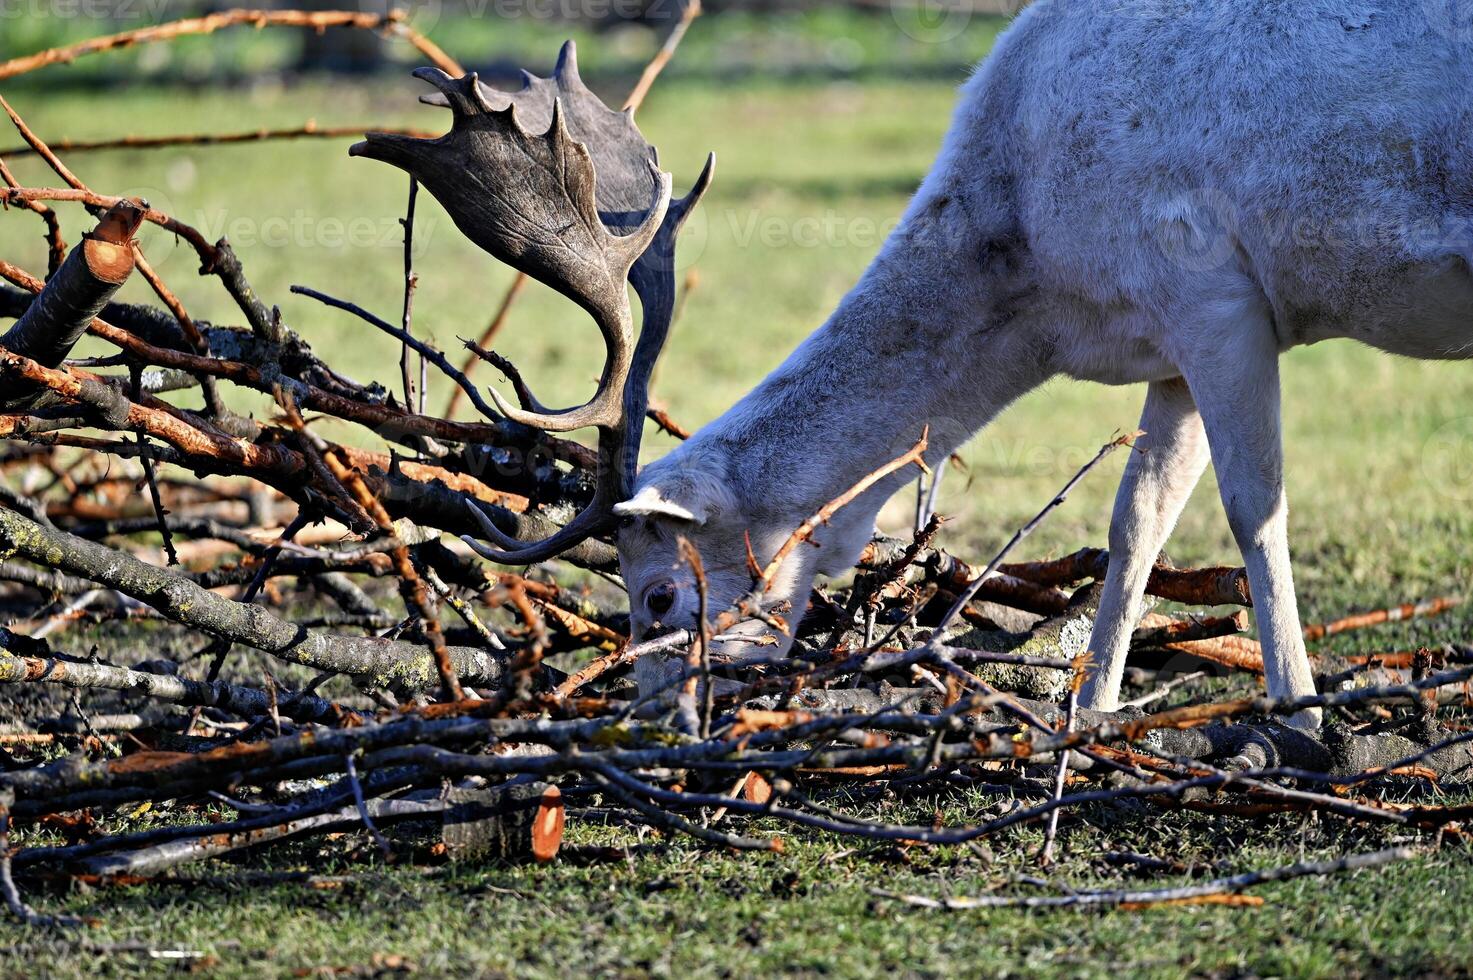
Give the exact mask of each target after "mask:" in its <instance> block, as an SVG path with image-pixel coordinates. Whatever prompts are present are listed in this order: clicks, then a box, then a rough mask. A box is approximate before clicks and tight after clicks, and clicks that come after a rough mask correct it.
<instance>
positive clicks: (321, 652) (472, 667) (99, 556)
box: [0, 510, 502, 691]
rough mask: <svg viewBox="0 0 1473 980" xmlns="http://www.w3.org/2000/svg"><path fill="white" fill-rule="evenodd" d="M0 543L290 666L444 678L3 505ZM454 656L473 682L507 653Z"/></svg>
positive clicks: (395, 644)
mask: <svg viewBox="0 0 1473 980" xmlns="http://www.w3.org/2000/svg"><path fill="white" fill-rule="evenodd" d="M0 548H3V549H5V550H9V551H10V552H11V553H13V554H19V555H21V556H23V557H25V558H28V559H30V560H31V561H34V562H37V563H40V564H44V565H47V566H49V567H52V568H57V569H60V570H62V571H65V572H68V573H70V574H73V575H80V576H82V577H83V578H88V579H91V580H92V581H94V582H96V583H98V584H99V585H105V586H107V587H108V588H112V589H117V590H118V591H119V592H121V593H123V594H124V595H128V596H132V597H133V598H135V599H137V600H138V601H139V602H143V603H146V604H147V605H149V606H152V607H153V608H154V609H157V610H158V611H159V612H161V613H163V614H164V615H165V616H167V617H168V618H170V619H172V620H174V621H176V622H179V623H183V624H184V625H186V626H191V627H193V628H195V629H199V630H202V631H204V632H206V633H210V634H212V635H214V636H218V637H221V638H222V639H227V640H230V641H232V642H234V643H240V644H242V645H244V646H248V647H253V648H255V649H257V650H264V651H266V652H267V653H270V654H272V655H273V656H276V657H278V658H280V659H282V660H285V661H287V662H289V663H295V664H301V665H302V666H304V667H311V668H312V669H314V670H326V671H332V672H334V673H340V674H352V675H354V676H356V677H359V678H361V679H362V680H363V681H364V682H366V683H368V684H371V685H373V686H377V687H389V688H394V689H397V690H414V691H420V690H426V689H428V688H430V687H433V686H434V685H435V684H436V683H437V682H438V680H439V674H438V671H437V670H436V666H435V660H434V657H433V656H431V654H430V651H429V650H428V649H426V648H425V647H422V646H418V645H416V644H412V643H404V642H400V641H395V640H381V639H378V638H376V637H356V636H342V635H339V634H336V633H324V632H318V631H311V630H307V629H304V628H303V627H301V626H297V625H296V624H294V623H290V622H287V621H286V620H284V619H281V618H279V617H277V616H276V615H274V614H272V613H271V612H269V611H267V610H266V609H264V608H263V607H261V606H255V605H247V604H245V603H240V602H235V601H233V600H231V599H227V598H225V597H224V596H220V595H216V594H215V593H213V592H210V591H208V590H206V589H202V588H200V587H199V586H198V585H195V584H194V583H193V582H190V581H189V580H188V579H185V578H183V577H182V576H179V575H176V574H175V573H173V572H170V571H166V570H164V569H162V568H155V567H154V566H152V565H149V564H147V563H145V562H141V561H139V560H138V559H136V558H133V557H132V556H130V555H126V554H123V553H122V552H119V551H116V550H114V549H112V548H108V547H106V546H105V545H100V544H97V543H95V542H92V541H87V540H85V539H83V538H79V537H76V536H75V535H71V534H67V533H66V532H64V531H58V530H54V529H48V528H45V527H42V526H41V525H40V524H37V523H35V522H34V521H30V520H27V519H26V518H24V517H21V516H20V515H19V514H16V513H14V512H12V511H8V510H0ZM448 653H449V656H450V659H451V662H452V663H453V664H454V665H455V670H456V672H457V673H458V674H459V675H460V676H461V677H463V678H464V679H465V682H466V683H468V684H476V685H479V684H485V685H496V684H499V683H500V681H501V674H502V658H500V657H498V656H496V655H495V654H493V653H491V652H489V651H486V650H478V649H474V648H471V647H450V648H449V649H448Z"/></svg>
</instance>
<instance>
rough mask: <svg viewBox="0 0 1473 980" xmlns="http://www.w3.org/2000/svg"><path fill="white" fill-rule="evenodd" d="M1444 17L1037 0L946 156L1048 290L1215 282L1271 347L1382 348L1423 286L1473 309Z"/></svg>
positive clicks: (1470, 185)
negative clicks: (1250, 303)
mask: <svg viewBox="0 0 1473 980" xmlns="http://www.w3.org/2000/svg"><path fill="white" fill-rule="evenodd" d="M1446 6H1447V5H1445V4H1441V3H1432V2H1428V3H1422V2H1414V0H1380V2H1378V0H1210V2H1209V0H1203V2H1173V0H1138V2H1126V0H1041V2H1039V3H1037V4H1035V5H1034V6H1033V7H1032V8H1030V9H1029V10H1028V11H1027V12H1026V13H1025V14H1024V15H1023V16H1022V17H1020V18H1019V21H1018V23H1017V24H1016V25H1015V26H1014V28H1013V29H1012V30H1011V31H1010V32H1009V33H1008V34H1007V35H1006V36H1005V38H1004V39H1003V41H1002V42H1000V44H999V48H998V51H997V53H996V55H995V56H994V57H993V58H992V59H991V60H990V61H989V62H988V63H987V64H986V65H985V66H984V67H983V69H982V71H981V72H980V73H979V75H978V77H977V78H976V79H974V80H973V82H972V83H970V86H969V91H968V94H967V97H966V98H964V99H963V102H962V107H961V109H960V110H959V116H958V120H957V122H958V125H957V127H956V128H955V130H954V133H953V137H952V139H951V140H950V141H949V143H948V147H947V149H946V151H944V154H943V161H947V160H949V161H950V162H951V164H952V165H953V166H952V167H951V169H952V170H953V172H960V171H964V170H966V169H967V167H969V166H970V167H971V168H972V170H973V172H975V173H977V174H978V175H979V176H978V178H977V179H979V180H982V181H984V182H986V183H988V184H989V185H990V186H991V187H992V190H991V191H989V192H988V193H991V194H992V195H994V196H996V195H997V194H999V193H1001V194H1002V195H1004V196H1005V197H1006V198H1007V210H1008V211H1009V212H1010V213H1011V214H1012V215H1014V216H1015V218H1016V220H1017V221H1018V222H1019V223H1020V224H1021V226H1022V227H1021V229H1020V230H1021V231H1022V233H1023V235H1024V237H1025V239H1026V241H1027V242H1028V247H1029V250H1030V252H1031V253H1032V256H1033V260H1034V264H1035V272H1036V274H1037V276H1038V277H1039V278H1040V279H1041V280H1043V283H1042V284H1043V285H1044V286H1045V287H1047V286H1048V285H1049V284H1050V280H1052V284H1053V285H1056V286H1058V287H1059V288H1061V289H1065V288H1066V289H1068V290H1072V291H1079V290H1081V289H1082V290H1084V291H1086V292H1089V293H1092V294H1093V295H1091V297H1090V299H1091V301H1092V302H1098V303H1100V304H1105V305H1110V304H1115V305H1124V306H1131V305H1133V304H1139V303H1140V302H1142V301H1145V300H1147V299H1148V298H1151V297H1159V296H1160V295H1161V294H1162V291H1163V290H1170V289H1177V288H1181V287H1182V286H1183V284H1191V283H1194V282H1199V281H1200V282H1207V281H1210V280H1211V279H1212V278H1213V277H1214V276H1218V275H1220V274H1221V273H1222V270H1224V269H1229V270H1232V271H1233V272H1234V273H1235V274H1236V273H1237V272H1243V273H1246V274H1247V275H1249V276H1251V277H1252V278H1253V279H1254V281H1255V282H1256V283H1257V284H1258V285H1259V286H1261V287H1262V289H1263V291H1264V292H1265V293H1266V294H1267V295H1268V297H1269V299H1270V301H1271V303H1272V304H1273V306H1274V309H1275V312H1276V314H1277V319H1278V321H1279V324H1278V326H1279V329H1280V331H1281V332H1282V333H1284V334H1285V340H1286V342H1287V343H1297V342H1305V341H1312V340H1315V339H1319V338H1320V337H1321V336H1330V335H1349V336H1357V337H1360V339H1363V340H1367V341H1369V342H1371V343H1379V344H1381V345H1382V346H1389V347H1392V348H1393V349H1395V346H1396V343H1395V341H1393V342H1390V343H1384V342H1383V341H1385V340H1386V338H1385V337H1382V336H1380V334H1379V333H1378V331H1384V330H1386V329H1389V327H1390V323H1391V320H1392V319H1393V318H1399V320H1404V319H1405V318H1404V317H1401V316H1400V314H1399V313H1398V312H1397V311H1399V310H1401V309H1403V308H1404V306H1405V304H1406V303H1407V302H1415V301H1416V299H1415V297H1416V295H1417V293H1418V292H1419V291H1425V290H1426V289H1427V288H1428V287H1429V283H1430V284H1431V287H1432V288H1434V289H1437V290H1441V289H1447V290H1450V291H1451V292H1450V293H1449V301H1450V302H1454V303H1462V302H1465V301H1466V302H1468V303H1470V304H1473V280H1470V278H1469V274H1468V269H1469V265H1468V263H1469V260H1470V259H1473V25H1459V24H1456V23H1453V22H1451V21H1449V20H1445V19H1443V18H1440V17H1438V16H1437V14H1438V13H1439V12H1440V11H1441V10H1442V9H1443V8H1444V7H1446ZM979 160H981V161H985V164H984V165H983V166H981V167H978V166H977V165H976V162H977V161H979ZM1469 308H1470V307H1469V306H1463V307H1462V309H1463V311H1466V310H1467V309H1469ZM1468 319H1470V318H1467V317H1466V316H1465V317H1463V320H1464V321H1467V320H1468ZM1398 329H1402V328H1400V327H1399V328H1398ZM1429 329H1433V328H1429ZM1436 329H1441V328H1436ZM1461 329H1462V330H1463V331H1464V334H1465V337H1466V335H1467V331H1468V328H1467V327H1466V326H1464V327H1462V328H1461ZM1434 332H1435V330H1434ZM1444 340H1445V338H1434V339H1431V341H1430V342H1432V343H1433V344H1434V345H1436V344H1442V343H1443V342H1444ZM1465 342H1466V341H1465ZM1413 346H1415V344H1413ZM1406 352H1407V353H1422V352H1421V351H1419V350H1407V351H1406ZM1424 356H1425V355H1424Z"/></svg>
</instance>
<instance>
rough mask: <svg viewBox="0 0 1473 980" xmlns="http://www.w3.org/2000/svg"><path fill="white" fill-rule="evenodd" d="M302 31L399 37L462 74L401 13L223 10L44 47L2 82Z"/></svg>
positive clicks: (2, 65)
mask: <svg viewBox="0 0 1473 980" xmlns="http://www.w3.org/2000/svg"><path fill="white" fill-rule="evenodd" d="M239 25H244V26H248V27H255V28H262V27H303V28H307V29H308V30H314V31H322V30H326V29H327V28H329V27H352V28H358V29H360V30H386V31H388V32H389V33H392V34H396V35H398V36H400V37H403V38H404V39H405V40H407V41H409V42H410V43H411V44H413V45H414V46H415V47H416V48H417V49H418V50H419V51H420V52H421V53H423V54H425V55H426V56H427V57H429V58H430V59H431V60H432V61H434V62H435V63H436V64H437V65H439V66H440V67H441V68H444V69H445V70H447V71H454V72H455V73H456V74H461V73H462V72H463V69H461V68H460V66H459V65H458V64H457V63H456V62H455V61H454V60H453V59H451V58H450V57H449V56H448V55H446V54H445V53H444V52H443V51H441V50H440V49H439V48H438V47H437V46H435V45H434V44H432V43H430V41H429V40H428V39H427V38H425V37H424V35H422V34H420V33H419V32H418V31H416V30H414V28H412V27H410V26H409V25H408V24H406V23H404V12H403V11H401V10H392V11H390V12H389V13H387V14H374V13H358V12H356V11H351V10H321V11H306V10H224V11H221V12H220V13H216V14H209V15H207V16H204V17H190V18H186V19H184V20H176V21H170V22H169V23H166V24H156V25H153V26H150V27H143V28H139V29H137V30H132V31H122V32H120V33H117V34H108V35H105V36H103V37H94V38H90V39H88V40H86V41H81V42H78V43H77V44H69V45H65V46H63V47H56V48H48V49H47V50H45V51H38V52H36V53H35V54H31V55H26V56H24V57H20V58H12V59H10V60H9V61H5V62H0V81H4V80H6V79H8V78H14V77H15V76H17V75H24V74H26V73H27V72H32V71H35V70H36V69H38V68H44V67H46V66H47V65H55V64H68V63H70V62H73V61H75V60H77V59H78V58H81V57H85V56H86V55H89V54H97V53H99V52H102V51H115V50H118V49H120V48H129V47H133V46H134V45H138V44H152V43H155V42H158V41H172V40H174V39H175V38H179V37H183V36H185V35H189V34H213V33H215V32H216V31H218V30H222V29H224V28H227V27H235V26H239Z"/></svg>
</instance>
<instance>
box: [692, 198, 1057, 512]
mask: <svg viewBox="0 0 1473 980" xmlns="http://www.w3.org/2000/svg"><path fill="white" fill-rule="evenodd" d="M938 184H939V182H937V181H929V182H928V186H927V187H925V188H923V189H922V191H921V193H920V194H919V195H918V196H917V198H916V199H915V201H914V202H912V205H911V208H910V210H909V212H908V213H907V216H906V218H905V220H904V221H903V222H902V224H901V226H900V228H899V229H898V230H897V231H896V232H895V233H894V234H893V235H892V236H891V238H890V240H889V241H888V242H887V243H886V245H885V247H884V248H883V250H882V251H881V253H880V255H879V256H878V257H877V258H876V260H875V261H874V263H873V264H872V265H871V266H870V268H869V269H868V270H867V271H866V273H865V275H864V277H863V278H862V279H861V280H860V282H859V283H858V284H857V285H856V286H855V287H854V289H853V290H852V291H851V292H850V293H849V294H848V295H847V296H846V297H845V298H844V300H843V302H842V303H841V304H840V305H839V307H838V309H837V310H835V312H834V313H833V315H832V316H831V317H830V318H829V320H828V322H827V323H825V324H824V325H823V326H822V327H821V328H819V329H818V330H817V331H816V332H815V333H814V334H812V335H811V336H810V337H809V338H808V339H807V340H806V341H804V343H803V344H802V345H801V346H800V347H799V348H798V349H797V350H796V351H795V352H794V353H793V354H792V355H791V356H790V357H789V358H788V359H787V361H786V362H784V363H783V364H782V365H781V366H780V367H779V368H778V369H777V370H776V371H774V372H773V373H772V374H771V375H770V376H769V377H768V378H767V379H766V380H765V381H763V382H762V383H761V384H760V385H759V386H758V387H757V388H756V389H755V390H753V391H752V392H751V394H749V395H748V396H747V397H745V398H744V399H743V400H742V401H741V402H739V403H738V404H737V405H736V406H735V407H733V408H732V409H731V410H730V411H729V412H727V413H726V415H724V416H723V417H721V418H720V419H718V420H717V421H715V422H713V423H712V424H711V425H710V426H708V427H707V428H706V429H705V430H703V431H702V432H701V433H699V434H698V435H697V436H696V438H695V440H693V441H694V442H695V443H696V444H695V445H690V446H688V451H690V452H692V453H697V454H699V455H701V456H706V457H707V458H708V459H712V460H713V461H719V462H720V463H721V464H724V468H725V469H726V474H725V478H726V480H727V481H728V483H729V485H731V486H732V488H733V489H734V490H735V491H736V492H737V494H738V495H739V497H741V498H742V499H743V502H744V504H745V506H746V507H747V509H748V511H749V513H752V514H754V515H761V514H768V515H772V516H775V517H783V518H788V519H791V518H793V517H800V518H801V517H804V516H807V515H809V514H811V513H813V512H814V511H815V510H817V508H818V507H820V506H822V505H823V504H824V503H826V502H827V501H829V500H831V499H833V498H834V497H836V496H838V495H839V494H841V493H842V492H844V491H845V490H846V489H848V488H849V487H850V486H852V485H853V484H854V483H855V482H856V481H858V480H859V479H860V478H861V477H863V476H864V475H866V474H867V473H870V472H872V471H874V470H876V469H878V468H879V467H881V466H882V465H884V464H885V463H887V462H889V461H890V460H892V459H894V458H896V457H898V456H900V455H901V454H902V453H904V452H905V451H906V450H907V449H909V448H910V447H911V446H912V445H914V444H915V442H916V440H917V439H918V438H919V437H920V435H921V433H922V431H923V430H926V429H929V450H928V452H927V458H928V460H929V461H933V462H934V461H936V460H939V459H941V458H944V457H945V456H946V455H947V454H949V453H951V452H952V451H953V450H955V449H956V448H957V447H958V446H959V445H960V444H961V443H962V442H963V441H965V440H966V439H967V438H968V437H969V436H971V434H972V433H974V432H975V431H977V430H978V429H979V428H981V427H982V426H984V425H985V424H987V422H988V421H990V420H991V419H992V418H993V417H994V416H995V415H996V414H997V413H998V412H1000V411H1001V410H1002V409H1003V408H1004V407H1005V406H1006V405H1007V404H1008V403H1009V402H1011V401H1012V400H1014V399H1015V398H1017V397H1018V396H1019V395H1021V394H1023V393H1024V392H1026V391H1028V390H1029V389H1031V388H1033V387H1036V386H1037V385H1038V384H1040V383H1041V382H1042V381H1044V380H1045V379H1046V378H1047V376H1048V373H1049V372H1048V370H1047V368H1046V366H1045V364H1044V360H1045V358H1044V356H1043V355H1042V354H1041V352H1040V350H1039V349H1038V348H1039V346H1040V345H1039V344H1037V343H1036V342H1035V341H1033V340H1031V339H1030V337H1029V336H1028V335H1027V333H1026V328H1025V327H1023V326H1020V325H1019V324H1018V323H1017V322H1015V321H1014V320H1013V319H1012V318H1011V317H1010V316H1009V315H1008V306H1009V296H1010V295H1016V294H1017V292H1018V291H1019V286H1020V284H1019V282H1018V275H1017V273H1016V269H1017V268H1018V267H1019V266H1020V265H1023V264H1026V263H1024V262H1022V259H1023V256H1021V255H1019V254H1017V253H1018V251H1019V250H1020V249H1021V248H1022V246H1021V245H1020V244H1019V243H1017V242H1014V241H1012V240H1011V239H1010V238H1009V236H1008V235H1006V234H986V233H982V232H979V231H978V230H976V228H975V227H973V225H972V223H971V222H969V221H968V220H967V219H966V218H965V217H964V215H966V214H967V213H968V211H969V210H970V209H969V208H967V207H962V206H961V205H960V204H959V203H958V200H959V199H958V197H957V194H958V191H957V190H956V189H954V188H951V189H948V188H946V187H945V186H938ZM1005 226H1006V225H1005V223H1004V224H1001V225H999V227H1005ZM1010 250H1011V252H1012V253H1013V254H1008V253H1009V251H1010ZM914 475H915V473H914V471H911V472H909V473H904V474H899V475H897V476H895V477H893V478H892V479H890V480H888V481H886V482H884V483H883V484H881V485H879V486H877V487H876V488H875V489H874V490H873V491H871V492H870V493H869V494H867V495H866V498H864V500H862V501H860V502H857V503H856V504H855V505H851V507H852V508H853V510H854V511H855V512H856V519H859V520H863V521H869V520H872V519H873V516H874V512H875V511H876V510H878V508H879V507H880V505H881V504H883V502H884V500H885V499H886V498H887V497H888V496H889V495H890V494H891V493H893V492H894V490H895V489H896V488H897V487H898V486H899V485H900V484H901V483H902V482H904V481H906V480H909V479H913V478H914ZM866 512H867V513H866Z"/></svg>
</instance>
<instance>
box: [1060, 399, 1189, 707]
mask: <svg viewBox="0 0 1473 980" xmlns="http://www.w3.org/2000/svg"><path fill="white" fill-rule="evenodd" d="M1140 427H1141V428H1142V429H1144V430H1145V433H1146V434H1145V435H1144V436H1143V437H1142V438H1141V440H1140V442H1139V443H1138V444H1137V445H1138V447H1139V448H1140V449H1143V450H1144V452H1136V453H1132V454H1131V456H1130V460H1129V461H1128V462H1127V463H1126V464H1125V475H1124V476H1123V477H1122V478H1121V480H1120V491H1119V492H1118V493H1117V494H1116V496H1115V513H1114V515H1113V516H1112V517H1111V519H1110V569H1109V572H1108V574H1106V576H1105V588H1104V591H1103V592H1102V593H1101V595H1100V609H1099V614H1098V615H1097V616H1096V618H1095V625H1094V631H1093V632H1092V633H1091V634H1090V640H1089V650H1090V653H1091V655H1092V657H1093V663H1092V666H1091V669H1090V675H1089V677H1088V679H1087V680H1086V681H1085V685H1084V690H1083V692H1082V695H1083V703H1084V705H1085V706H1086V707H1089V708H1094V709H1097V710H1101V711H1113V710H1114V709H1115V708H1116V707H1118V706H1119V697H1120V678H1121V676H1122V675H1123V674H1124V672H1125V658H1126V655H1127V654H1128V653H1129V650H1130V635H1131V632H1132V631H1133V630H1134V629H1135V625H1136V621H1137V620H1138V619H1139V618H1140V605H1141V597H1142V595H1143V594H1144V593H1145V589H1146V580H1147V578H1148V577H1149V576H1150V574H1151V567H1152V566H1153V565H1154V564H1155V562H1156V556H1157V555H1158V554H1159V553H1160V551H1161V547H1162V546H1163V545H1164V544H1165V543H1166V539H1167V537H1168V536H1170V534H1171V529H1172V528H1173V527H1175V526H1176V521H1177V518H1179V517H1180V516H1181V512H1182V508H1183V507H1185V506H1186V503H1187V498H1188V497H1190V496H1191V494H1192V489H1193V488H1194V487H1195V486H1196V485H1197V481H1198V480H1200V479H1201V477H1202V471H1203V470H1204V469H1206V467H1207V458H1208V452H1207V439H1206V436H1205V435H1204V433H1203V430H1202V418H1201V416H1200V415H1198V414H1197V406H1196V404H1195V403H1194V402H1193V401H1192V395H1191V391H1190V390H1189V389H1188V388H1187V385H1186V382H1184V381H1182V380H1181V379H1180V378H1175V379H1172V380H1170V381H1157V382H1153V383H1152V384H1151V385H1150V388H1149V389H1148V391H1147V393H1146V407H1145V409H1144V411H1142V413H1141V425H1140Z"/></svg>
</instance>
